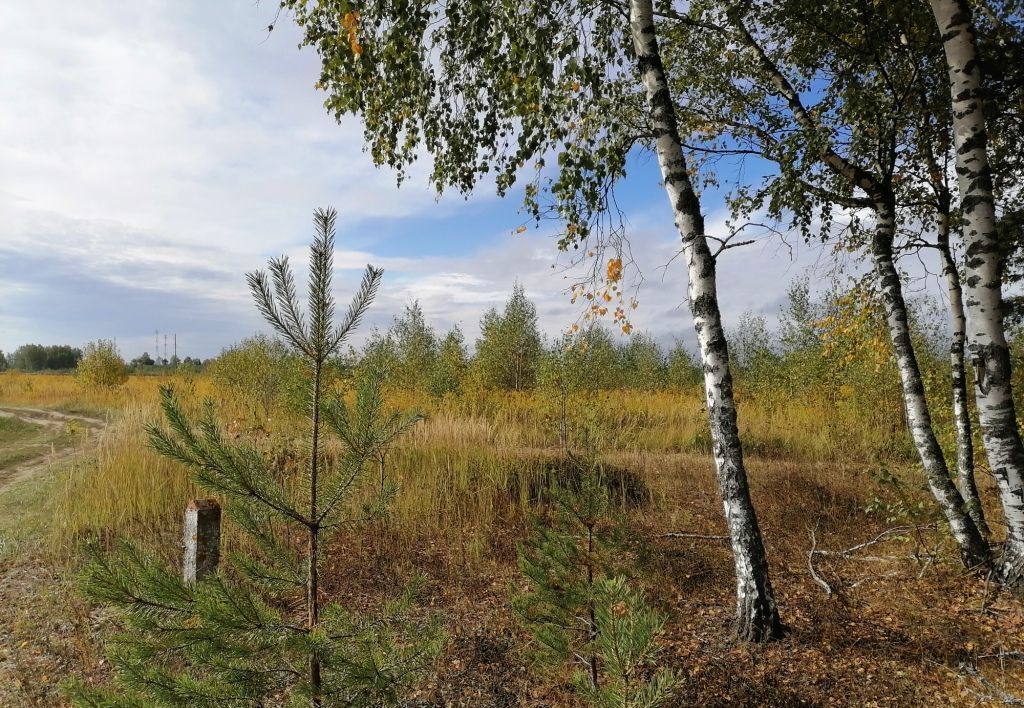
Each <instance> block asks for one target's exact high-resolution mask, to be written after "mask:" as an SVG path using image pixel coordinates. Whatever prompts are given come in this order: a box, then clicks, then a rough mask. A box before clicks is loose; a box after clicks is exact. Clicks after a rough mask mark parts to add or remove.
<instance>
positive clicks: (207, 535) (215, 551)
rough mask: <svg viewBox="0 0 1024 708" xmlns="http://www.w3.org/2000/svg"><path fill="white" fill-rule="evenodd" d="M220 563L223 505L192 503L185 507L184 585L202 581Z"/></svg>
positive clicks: (200, 501)
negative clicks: (221, 506)
mask: <svg viewBox="0 0 1024 708" xmlns="http://www.w3.org/2000/svg"><path fill="white" fill-rule="evenodd" d="M219 562H220V504H218V503H217V501H216V500H215V499H193V500H192V501H190V502H189V503H188V506H186V507H185V560H184V563H183V564H182V572H183V574H184V577H185V582H187V583H194V582H196V581H197V580H202V579H203V578H204V577H205V576H206V575H207V574H208V573H212V572H213V571H215V570H217V564H218V563H219Z"/></svg>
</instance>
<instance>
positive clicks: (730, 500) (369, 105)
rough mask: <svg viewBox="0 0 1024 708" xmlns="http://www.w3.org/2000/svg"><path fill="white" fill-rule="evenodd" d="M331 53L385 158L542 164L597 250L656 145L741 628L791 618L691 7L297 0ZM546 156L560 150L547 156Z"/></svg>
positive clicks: (552, 203)
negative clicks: (734, 341)
mask: <svg viewBox="0 0 1024 708" xmlns="http://www.w3.org/2000/svg"><path fill="white" fill-rule="evenodd" d="M283 6H284V7H286V8H288V9H290V10H291V11H292V12H293V13H294V16H295V18H296V20H297V21H298V23H299V25H300V27H301V28H302V30H303V32H304V43H305V44H307V45H310V46H312V47H313V48H314V49H315V50H316V51H317V52H318V53H319V55H320V58H321V62H322V72H321V76H320V81H319V86H320V87H321V88H322V89H323V90H324V91H325V92H326V93H327V99H326V106H327V109H328V110H329V111H330V112H331V113H333V114H334V115H335V116H337V117H338V118H340V117H341V116H343V115H347V114H356V115H359V116H360V117H361V118H362V121H363V126H364V131H365V138H366V144H367V149H368V151H369V152H370V154H371V156H372V157H373V159H374V160H375V161H376V162H377V163H379V164H384V165H389V166H391V167H392V168H394V169H395V170H397V172H398V175H399V178H400V179H402V178H404V177H405V176H406V175H407V170H408V168H409V166H410V165H411V164H412V163H413V162H414V161H415V160H417V158H419V157H420V156H421V155H422V154H423V153H424V152H426V153H428V154H429V155H430V157H431V158H432V161H433V162H432V168H431V171H430V178H431V180H432V182H433V184H434V185H435V187H436V188H437V189H438V190H439V191H440V190H442V189H445V188H455V189H457V190H459V191H462V192H469V191H471V190H473V189H474V188H475V187H476V186H477V185H478V183H479V182H481V181H482V180H484V179H486V180H488V181H490V180H493V182H494V186H495V187H496V189H497V191H498V193H499V194H505V193H506V192H507V191H508V190H509V189H510V188H511V186H512V185H513V184H514V183H515V182H516V181H517V180H519V179H521V178H522V177H523V176H524V175H528V173H529V172H530V171H531V170H533V171H534V174H535V177H534V179H533V180H532V181H530V182H529V183H528V184H527V185H526V188H525V194H526V203H527V208H528V209H529V211H530V213H531V214H532V215H533V216H534V217H536V218H537V219H540V218H542V217H545V216H553V217H556V218H558V219H560V220H561V221H562V222H563V223H564V224H565V231H564V233H563V234H562V236H561V238H560V240H559V246H560V247H561V248H562V249H565V250H570V251H572V250H575V249H581V252H584V253H585V252H588V251H589V246H590V245H595V246H596V248H598V250H600V249H601V248H603V247H606V246H609V245H613V244H612V241H613V240H614V238H615V236H616V235H621V231H620V230H619V227H620V226H621V224H620V223H617V222H616V221H615V210H614V208H613V198H612V194H613V190H614V186H615V184H616V183H617V182H618V181H619V180H620V179H621V178H623V177H624V176H625V173H626V160H627V155H629V154H630V152H631V151H632V150H633V149H634V148H637V149H645V150H648V151H650V152H652V153H654V155H655V156H656V159H657V162H658V166H659V168H660V170H661V175H662V179H663V183H662V187H663V189H664V192H665V196H666V198H667V199H668V202H669V208H670V209H671V212H672V216H673V219H674V222H675V225H676V229H677V231H678V236H679V239H680V245H681V249H682V255H683V260H684V262H685V263H686V264H687V272H688V275H689V301H690V308H691V312H692V314H693V318H694V325H695V328H696V331H697V340H698V343H699V349H700V357H701V362H702V367H703V372H704V385H705V392H706V400H707V409H708V414H709V418H710V426H711V436H712V439H713V440H714V454H715V463H716V469H717V472H718V482H719V487H720V490H721V492H722V499H723V503H724V508H725V515H726V519H727V522H728V528H729V535H730V538H731V540H732V550H733V555H734V558H735V568H736V588H737V631H738V634H739V636H740V637H742V638H744V639H750V640H765V639H770V638H773V637H777V636H779V634H780V633H781V629H782V626H781V623H780V621H779V614H778V609H777V607H776V602H775V596H774V592H773V590H772V586H771V582H770V579H769V574H768V562H767V556H766V553H765V549H764V544H763V541H762V538H761V532H760V528H759V526H758V522H757V516H756V513H755V511H754V506H753V503H752V501H751V498H750V491H749V488H748V484H747V475H746V470H745V467H744V463H743V452H742V448H741V445H740V439H739V433H738V429H737V415H736V406H735V402H734V398H733V383H732V375H731V373H730V370H729V354H728V347H727V344H726V340H725V334H724V329H723V326H722V318H721V313H720V310H719V306H718V287H717V283H716V255H717V254H716V253H714V252H712V249H711V246H710V245H709V239H708V234H707V232H706V229H705V223H704V216H703V214H702V212H701V204H700V198H699V197H698V194H697V190H696V188H695V185H694V180H693V174H692V172H691V169H692V165H690V164H689V163H688V161H687V157H686V155H685V154H684V152H683V145H682V140H681V135H680V131H679V128H678V124H677V114H676V111H677V107H676V103H675V96H674V95H673V89H672V87H671V86H670V85H669V81H668V74H667V73H666V64H665V58H664V56H663V54H662V51H661V47H660V44H659V37H660V36H662V33H663V32H664V31H665V30H666V28H667V27H671V26H672V25H675V24H679V23H683V22H688V21H689V20H688V19H687V18H685V17H683V16H680V15H678V14H677V13H675V12H673V11H671V9H669V10H667V11H666V10H665V9H664V8H663V7H662V6H661V5H660V4H659V6H658V8H657V9H656V8H655V6H654V3H653V1H652V0H629V1H628V2H627V1H626V0H554V1H547V0H525V1H523V0H515V1H513V0H494V1H493V2H481V1H471V2H451V3H425V2H411V1H409V0H398V1H397V2H387V3H385V2H379V1H377V0H371V1H368V2H358V3H357V2H351V1H350V0H320V1H318V2H310V1H303V0H285V1H284V2H283ZM548 160H551V161H552V162H553V163H554V164H553V166H552V167H548V164H547V163H548Z"/></svg>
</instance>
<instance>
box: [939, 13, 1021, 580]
mask: <svg viewBox="0 0 1024 708" xmlns="http://www.w3.org/2000/svg"><path fill="white" fill-rule="evenodd" d="M931 8H932V13H933V14H934V15H935V21H936V23H937V24H938V28H939V33H940V34H941V35H942V43H943V47H944V49H945V52H946V64H947V68H948V70H949V83H950V94H951V102H952V110H953V139H954V145H955V146H956V172H957V181H958V184H959V188H960V200H961V211H962V213H963V219H964V230H963V240H964V247H965V252H966V254H965V255H966V259H965V265H966V279H965V283H964V285H965V287H964V295H965V297H964V308H965V310H966V314H967V324H968V337H967V339H968V342H969V349H970V354H971V363H972V364H973V365H974V367H975V372H976V375H975V386H974V393H975V400H976V402H977V405H978V420H979V422H980V423H981V432H982V439H983V440H984V443H985V452H986V454H987V456H988V463H989V467H990V468H991V470H992V474H993V475H994V476H995V479H996V482H997V483H998V485H999V498H1000V501H1001V503H1002V507H1003V516H1004V520H1005V522H1006V527H1007V538H1006V544H1005V545H1004V548H1003V563H1002V569H1001V574H1002V578H1003V580H1004V582H1005V583H1006V584H1007V585H1009V586H1010V587H1012V588H1013V589H1014V590H1015V591H1016V592H1017V593H1024V444H1022V442H1021V436H1020V431H1019V429H1018V427H1017V414H1016V410H1015V408H1014V404H1013V396H1012V388H1011V385H1010V352H1009V348H1008V347H1007V345H1006V335H1005V333H1004V331H1003V321H1002V313H1003V294H1002V282H1001V272H1000V271H1001V265H1002V264H1001V258H1000V254H999V244H998V241H997V237H996V232H995V202H994V197H993V194H992V176H991V172H990V167H989V164H988V154H987V150H986V144H987V136H986V132H985V113H984V106H983V104H982V76H981V65H980V62H979V57H978V51H977V45H976V43H975V37H974V28H973V26H972V24H971V15H970V8H969V7H968V5H967V3H966V2H963V0H931Z"/></svg>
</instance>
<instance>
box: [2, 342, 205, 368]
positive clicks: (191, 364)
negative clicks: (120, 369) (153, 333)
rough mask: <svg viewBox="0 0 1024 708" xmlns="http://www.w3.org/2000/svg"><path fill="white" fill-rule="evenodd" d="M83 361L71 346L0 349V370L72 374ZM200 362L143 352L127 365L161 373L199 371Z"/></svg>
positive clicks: (79, 353) (191, 358)
mask: <svg viewBox="0 0 1024 708" xmlns="http://www.w3.org/2000/svg"><path fill="white" fill-rule="evenodd" d="M81 361H82V350H81V349H80V348H78V347H72V346H71V345H70V344H50V345H43V344H22V345H21V346H20V347H18V348H17V349H15V350H14V351H13V352H9V353H6V352H4V351H2V350H0V371H6V370H8V369H12V370H15V371H71V370H72V369H76V368H77V367H78V365H79V363H80V362H81ZM202 366H203V361H202V359H200V358H198V357H194V358H193V357H190V356H187V357H185V358H184V359H180V358H178V357H176V356H172V357H171V358H170V359H154V358H153V357H151V356H150V355H149V352H143V353H142V355H141V356H138V357H136V358H134V359H132V360H131V361H130V362H128V368H129V369H130V370H131V371H133V372H135V373H144V372H146V371H156V370H163V369H165V368H167V367H172V368H176V369H177V368H181V367H185V368H186V369H189V370H192V371H198V370H200V369H201V368H202Z"/></svg>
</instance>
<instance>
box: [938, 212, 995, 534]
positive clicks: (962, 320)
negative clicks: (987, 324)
mask: <svg viewBox="0 0 1024 708" xmlns="http://www.w3.org/2000/svg"><path fill="white" fill-rule="evenodd" d="M936 241H937V245H938V247H939V254H940V256H941V257H942V274H943V275H944V276H945V277H946V291H947V293H948V296H949V317H950V326H951V329H952V330H953V336H952V340H951V342H950V345H949V365H950V371H951V374H952V375H951V384H952V390H953V424H954V425H955V426H956V471H957V482H958V483H959V485H958V486H959V487H960V494H961V495H962V496H963V498H964V503H965V504H966V505H967V513H969V514H970V515H971V518H972V519H973V520H974V525H975V526H977V527H978V531H979V532H981V535H982V536H983V537H988V535H989V529H988V524H987V523H985V513H984V511H983V510H982V506H981V496H980V495H979V494H978V484H977V482H976V480H975V477H974V439H973V435H972V431H971V427H972V426H971V413H970V410H969V408H968V392H967V370H966V368H965V367H964V348H965V346H966V343H967V316H966V315H965V314H964V297H963V287H962V286H961V284H960V272H959V271H958V270H957V267H956V262H955V261H954V260H953V251H952V249H951V248H950V246H949V213H948V211H945V210H940V212H939V224H938V234H937V236H936Z"/></svg>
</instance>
